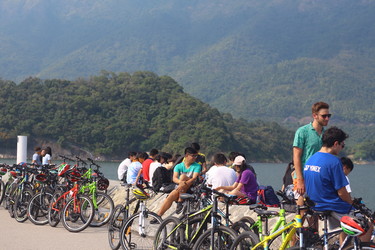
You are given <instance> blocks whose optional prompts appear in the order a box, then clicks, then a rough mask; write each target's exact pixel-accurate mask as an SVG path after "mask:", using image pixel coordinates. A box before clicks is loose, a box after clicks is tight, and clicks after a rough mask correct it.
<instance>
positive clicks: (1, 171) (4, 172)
mask: <svg viewBox="0 0 375 250" xmlns="http://www.w3.org/2000/svg"><path fill="white" fill-rule="evenodd" d="M7 171H8V170H7V169H6V168H0V175H5V174H6V173H7Z"/></svg>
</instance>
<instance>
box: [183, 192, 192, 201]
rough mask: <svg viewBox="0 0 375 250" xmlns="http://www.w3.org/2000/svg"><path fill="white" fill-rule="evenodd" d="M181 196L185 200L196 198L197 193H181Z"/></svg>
mask: <svg viewBox="0 0 375 250" xmlns="http://www.w3.org/2000/svg"><path fill="white" fill-rule="evenodd" d="M180 198H181V199H183V200H188V199H195V195H193V194H187V193H183V194H180Z"/></svg>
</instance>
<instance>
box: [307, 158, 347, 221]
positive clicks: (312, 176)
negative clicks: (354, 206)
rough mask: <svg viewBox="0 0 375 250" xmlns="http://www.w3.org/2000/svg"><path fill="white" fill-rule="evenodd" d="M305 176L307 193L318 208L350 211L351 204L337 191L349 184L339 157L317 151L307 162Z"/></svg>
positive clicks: (344, 212) (321, 209)
mask: <svg viewBox="0 0 375 250" xmlns="http://www.w3.org/2000/svg"><path fill="white" fill-rule="evenodd" d="M304 178H305V186H306V192H307V195H308V196H309V197H310V198H311V200H313V201H314V202H315V203H316V206H315V209H316V210H318V211H327V210H330V211H335V212H337V213H341V214H346V213H349V211H350V208H351V205H350V204H349V203H347V202H345V201H343V200H342V199H341V198H340V197H339V195H338V193H337V190H339V189H340V188H342V187H345V186H346V185H348V181H347V179H346V177H345V174H344V171H343V169H342V164H341V161H340V159H339V158H338V157H336V156H335V155H332V154H329V153H322V152H317V153H315V154H314V155H312V156H311V157H310V158H309V159H308V160H307V162H306V164H305V168H304Z"/></svg>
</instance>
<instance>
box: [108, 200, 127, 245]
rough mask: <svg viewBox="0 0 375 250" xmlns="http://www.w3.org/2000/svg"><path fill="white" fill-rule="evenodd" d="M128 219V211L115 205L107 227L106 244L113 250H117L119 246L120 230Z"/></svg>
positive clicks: (121, 206)
mask: <svg viewBox="0 0 375 250" xmlns="http://www.w3.org/2000/svg"><path fill="white" fill-rule="evenodd" d="M127 219H128V211H127V210H126V209H125V207H124V206H123V205H120V204H119V205H117V206H116V207H115V209H114V211H113V214H112V217H111V219H110V221H109V225H108V242H109V246H110V247H111V249H113V250H117V249H119V248H120V246H121V242H120V230H121V227H122V225H123V224H124V222H125V221H126V220H127Z"/></svg>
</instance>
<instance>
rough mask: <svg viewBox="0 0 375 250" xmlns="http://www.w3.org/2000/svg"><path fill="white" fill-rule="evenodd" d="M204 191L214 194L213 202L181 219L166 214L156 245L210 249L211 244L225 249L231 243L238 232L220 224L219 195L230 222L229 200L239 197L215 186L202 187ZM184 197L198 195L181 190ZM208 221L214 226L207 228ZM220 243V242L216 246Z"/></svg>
mask: <svg viewBox="0 0 375 250" xmlns="http://www.w3.org/2000/svg"><path fill="white" fill-rule="evenodd" d="M202 189H203V191H204V192H206V193H208V194H211V196H212V201H213V202H212V204H209V205H207V206H206V207H205V208H203V209H201V210H199V211H196V212H191V213H188V214H186V215H185V216H183V218H181V219H178V218H176V217H168V218H166V219H165V220H164V221H163V222H162V224H161V225H160V227H159V229H158V231H157V233H156V238H155V241H154V249H155V250H156V249H200V248H202V249H208V248H210V246H215V247H218V249H226V247H227V246H230V245H231V243H232V242H233V240H234V238H235V237H236V236H237V233H236V232H235V231H234V230H233V229H231V228H229V227H227V226H223V225H222V224H221V216H220V215H219V212H218V210H219V209H218V206H217V204H218V199H219V197H222V198H223V199H224V201H225V204H226V208H227V209H226V213H225V214H224V219H225V220H226V223H227V225H228V224H229V213H228V210H229V207H228V206H229V203H230V202H231V201H233V200H234V199H235V198H236V197H230V196H228V195H226V194H223V193H220V192H218V191H216V190H212V189H209V188H205V187H202ZM180 198H182V199H185V200H186V199H195V196H194V195H192V194H181V195H180ZM208 223H211V225H212V227H211V228H210V229H208ZM216 245H217V246H216Z"/></svg>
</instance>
